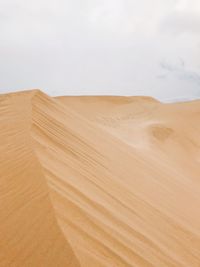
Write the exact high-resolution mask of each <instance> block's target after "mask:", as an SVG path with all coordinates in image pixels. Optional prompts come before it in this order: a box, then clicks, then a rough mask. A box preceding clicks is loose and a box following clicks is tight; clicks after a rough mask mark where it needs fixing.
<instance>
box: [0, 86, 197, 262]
mask: <svg viewBox="0 0 200 267" xmlns="http://www.w3.org/2000/svg"><path fill="white" fill-rule="evenodd" d="M199 136H200V101H192V102H185V103H176V104H162V103H160V102H158V101H156V100H155V99H152V98H150V97H106V96H101V97H100V96H99V97H58V98H52V97H49V96H47V95H45V94H44V93H42V92H41V91H39V90H32V91H27V92H20V93H13V94H6V95H1V96H0V191H1V194H0V219H1V220H0V266H2V267H7V266H12V267H23V266H27V267H40V266H41V267H48V266H54V267H59V266H63V267H64V266H74V267H76V266H77V267H122V266H124V267H125V266H127V267H128V266H129V267H199V266H200V215H199V209H200V164H199V163H200V138H199Z"/></svg>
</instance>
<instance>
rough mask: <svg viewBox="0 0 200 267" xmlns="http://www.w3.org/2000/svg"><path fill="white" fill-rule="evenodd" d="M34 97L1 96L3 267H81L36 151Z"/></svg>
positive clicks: (0, 259)
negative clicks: (60, 223) (62, 226)
mask: <svg viewBox="0 0 200 267" xmlns="http://www.w3.org/2000/svg"><path fill="white" fill-rule="evenodd" d="M31 97H32V92H30V93H28V94H26V93H22V94H21V93H19V94H10V95H5V96H1V97H0V125H1V130H0V142H1V143H0V157H1V160H0V185H1V186H0V188H1V189H0V190H1V195H0V218H1V220H0V266H2V267H7V266H14V267H18V266H19V267H22V266H27V267H30V266H77V267H78V266H80V265H79V264H78V261H77V260H76V258H75V255H74V253H73V251H72V249H71V247H70V245H69V244H68V242H67V238H66V237H64V236H63V234H62V231H61V230H60V228H59V226H58V224H57V220H56V217H55V214H54V211H53V207H52V204H51V201H50V197H49V190H48V186H47V182H46V179H45V178H44V176H43V173H42V169H41V166H40V163H39V161H38V159H37V157H36V156H35V152H34V151H33V147H32V140H31V135H30V129H31V124H32V115H31V113H32V107H31Z"/></svg>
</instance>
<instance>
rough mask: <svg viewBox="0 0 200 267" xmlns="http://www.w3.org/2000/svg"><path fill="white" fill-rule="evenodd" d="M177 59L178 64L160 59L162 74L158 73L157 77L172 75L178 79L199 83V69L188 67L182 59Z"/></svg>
mask: <svg viewBox="0 0 200 267" xmlns="http://www.w3.org/2000/svg"><path fill="white" fill-rule="evenodd" d="M179 60H180V61H179V64H171V63H169V62H166V61H161V62H160V67H161V69H162V70H163V74H160V76H158V78H162V77H163V78H167V77H168V76H169V75H174V76H175V77H177V78H178V79H181V80H187V81H191V82H194V83H196V84H198V85H200V69H192V68H188V67H187V66H185V62H184V61H183V60H182V59H179ZM199 91H200V88H199Z"/></svg>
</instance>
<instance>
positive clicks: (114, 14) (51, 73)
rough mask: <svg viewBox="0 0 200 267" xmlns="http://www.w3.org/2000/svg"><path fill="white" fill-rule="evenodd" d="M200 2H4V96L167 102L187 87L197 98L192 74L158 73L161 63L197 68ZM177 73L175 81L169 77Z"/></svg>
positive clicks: (0, 17) (0, 43)
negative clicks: (30, 93)
mask: <svg viewBox="0 0 200 267" xmlns="http://www.w3.org/2000/svg"><path fill="white" fill-rule="evenodd" d="M198 3H199V0H198V1H197V0H190V1H189V0H168V1H165V0H141V1H137V0H84V1H82V0H73V1H72V0H48V1H47V0H42V1H39V0H35V1H32V2H30V1H26V0H1V9H0V32H1V35H0V58H1V61H0V77H1V78H0V92H5V91H12V90H20V89H23V88H26V89H28V88H41V89H44V90H46V92H47V93H50V94H54V95H58V94H63V95H67V94H123V95H134V94H145V95H152V96H154V97H159V98H161V99H164V98H165V97H169V95H172V96H175V97H178V96H180V95H184V94H185V92H188V88H190V90H191V94H193V92H196V86H197V82H195V83H194V80H195V79H196V80H198V77H196V76H195V75H194V73H192V74H191V73H190V74H188V79H185V78H181V77H182V76H181V75H180V71H177V70H174V66H171V65H170V66H169V65H168V66H167V65H166V64H164V65H163V67H162V72H161V73H160V71H161V68H160V66H158V62H161V61H162V60H161V59H162V58H166V59H167V62H173V61H174V60H175V59H177V58H182V59H183V62H184V64H183V62H182V66H180V68H182V69H184V67H185V69H187V70H188V68H187V67H186V66H191V67H190V68H189V70H195V71H196V70H197V69H198V67H200V60H199V58H200V54H199V51H200V50H199V44H200V37H199V35H198V34H196V33H197V28H198V26H194V25H199V24H198V16H199V17H200V10H199V9H198V5H199V4H198ZM193 7H195V8H193ZM163 33H164V34H163ZM166 33H169V34H166ZM172 33H173V34H172ZM174 33H176V34H174ZM182 33H184V34H182ZM185 33H187V34H185ZM188 33H189V34H190V36H188ZM179 65H181V63H180V64H179ZM183 65H185V66H183ZM167 68H168V70H167ZM171 68H172V69H171ZM164 69H165V70H164ZM172 71H173V73H176V75H175V74H173V75H171V76H170V75H169V73H172ZM178 72H179V75H178ZM177 75H178V76H177ZM158 76H159V79H158ZM172 76H173V79H171V78H170V77H172ZM175 77H176V78H175ZM177 77H179V78H177ZM189 77H192V78H189ZM168 88H175V89H173V92H172V91H170V90H169V89H168Z"/></svg>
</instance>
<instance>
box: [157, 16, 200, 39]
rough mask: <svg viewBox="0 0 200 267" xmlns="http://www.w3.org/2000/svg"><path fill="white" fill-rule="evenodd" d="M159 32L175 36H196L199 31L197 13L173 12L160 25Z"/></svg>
mask: <svg viewBox="0 0 200 267" xmlns="http://www.w3.org/2000/svg"><path fill="white" fill-rule="evenodd" d="M160 30H161V32H165V33H171V34H174V35H177V34H196V35H199V33H200V32H199V31H200V16H199V13H196V12H193V13H188V12H175V13H173V14H170V15H168V16H167V17H166V18H165V19H164V20H163V21H162V23H161V26H160Z"/></svg>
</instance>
